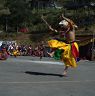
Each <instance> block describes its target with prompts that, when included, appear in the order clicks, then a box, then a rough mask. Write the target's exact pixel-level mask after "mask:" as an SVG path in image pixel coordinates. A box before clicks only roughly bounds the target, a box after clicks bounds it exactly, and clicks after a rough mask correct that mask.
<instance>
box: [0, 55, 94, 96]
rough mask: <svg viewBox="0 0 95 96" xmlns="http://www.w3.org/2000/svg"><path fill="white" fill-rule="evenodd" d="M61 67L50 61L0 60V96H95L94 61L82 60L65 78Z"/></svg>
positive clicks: (28, 58) (59, 64) (31, 58)
mask: <svg viewBox="0 0 95 96" xmlns="http://www.w3.org/2000/svg"><path fill="white" fill-rule="evenodd" d="M63 68H64V64H63V63H61V62H58V61H55V60H54V59H52V58H43V59H42V60H41V61H40V60H39V58H37V57H28V56H26V57H23V56H22V57H17V58H14V57H11V58H8V59H7V60H6V61H0V96H95V61H87V60H81V61H80V62H79V63H78V67H77V68H76V69H69V71H68V76H67V77H62V76H61V73H62V72H63Z"/></svg>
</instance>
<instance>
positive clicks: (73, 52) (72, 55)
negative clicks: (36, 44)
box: [48, 40, 79, 68]
mask: <svg viewBox="0 0 95 96" xmlns="http://www.w3.org/2000/svg"><path fill="white" fill-rule="evenodd" d="M48 44H49V46H50V47H51V48H57V49H61V50H63V51H64V52H62V53H61V52H60V53H61V60H62V61H63V62H64V63H65V65H66V66H71V67H74V68H75V67H77V64H76V60H77V57H78V56H79V49H78V45H77V43H76V42H73V43H71V44H66V43H65V42H61V41H58V40H50V41H48Z"/></svg>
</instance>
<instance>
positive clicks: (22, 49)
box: [0, 43, 50, 59]
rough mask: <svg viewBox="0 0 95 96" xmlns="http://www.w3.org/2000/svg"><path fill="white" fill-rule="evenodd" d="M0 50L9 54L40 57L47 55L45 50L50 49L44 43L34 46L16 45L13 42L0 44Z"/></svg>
mask: <svg viewBox="0 0 95 96" xmlns="http://www.w3.org/2000/svg"><path fill="white" fill-rule="evenodd" d="M2 50H6V52H7V53H8V55H9V56H15V57H16V56H37V57H40V59H41V58H42V57H48V54H47V51H49V50H50V49H49V48H48V47H46V46H45V45H44V44H42V43H40V44H37V45H36V46H35V47H32V45H17V44H15V43H13V44H9V45H4V44H3V45H1V47H0V52H1V53H2V52H3V51H2Z"/></svg>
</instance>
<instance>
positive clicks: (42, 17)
mask: <svg viewBox="0 0 95 96" xmlns="http://www.w3.org/2000/svg"><path fill="white" fill-rule="evenodd" d="M41 19H42V20H43V21H44V22H45V24H46V25H47V26H48V27H49V29H50V30H51V31H54V32H58V31H57V30H56V29H53V28H52V27H51V25H50V24H48V22H47V21H46V20H45V19H44V16H43V15H42V16H41Z"/></svg>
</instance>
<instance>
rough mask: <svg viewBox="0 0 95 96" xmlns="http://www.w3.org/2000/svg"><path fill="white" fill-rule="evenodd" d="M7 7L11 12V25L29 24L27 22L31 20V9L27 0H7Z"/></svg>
mask: <svg viewBox="0 0 95 96" xmlns="http://www.w3.org/2000/svg"><path fill="white" fill-rule="evenodd" d="M6 7H8V8H9V10H10V12H11V14H10V19H9V25H10V26H11V27H21V26H24V27H26V26H27V23H28V22H29V21H30V17H31V10H30V8H29V5H28V3H27V2H26V0H14V1H13V0H7V2H6Z"/></svg>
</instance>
